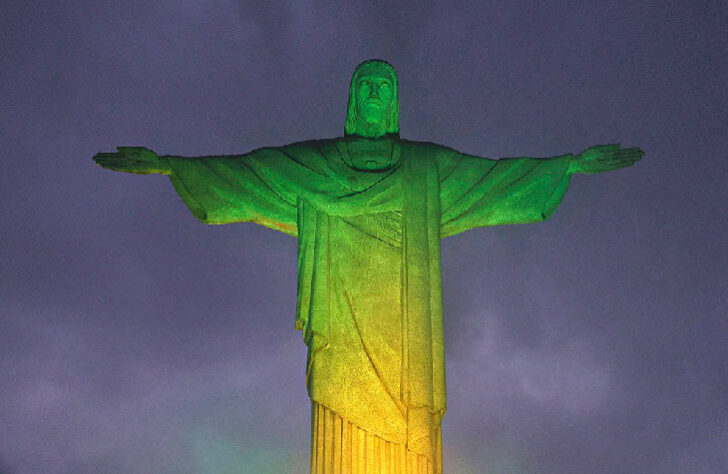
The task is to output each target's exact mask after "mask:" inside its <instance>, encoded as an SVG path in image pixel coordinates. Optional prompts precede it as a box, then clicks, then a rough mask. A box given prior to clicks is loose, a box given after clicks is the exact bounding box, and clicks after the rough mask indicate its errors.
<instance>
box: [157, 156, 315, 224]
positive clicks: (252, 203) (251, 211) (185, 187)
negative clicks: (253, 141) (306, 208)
mask: <svg viewBox="0 0 728 474" xmlns="http://www.w3.org/2000/svg"><path fill="white" fill-rule="evenodd" d="M289 151H290V150H289ZM295 152H296V150H295V149H294V154H293V155H292V154H291V153H289V152H288V151H287V150H286V149H285V147H283V148H261V149H259V150H255V151H253V152H251V153H248V154H245V155H229V156H205V157H196V158H185V157H178V156H164V157H162V158H163V159H165V160H167V161H168V162H169V165H170V168H171V169H172V173H171V174H170V179H171V181H172V184H173V185H174V187H175V189H176V190H177V192H178V193H179V195H180V197H181V198H182V200H183V201H184V203H185V204H186V205H187V207H188V208H189V210H190V211H191V212H192V214H193V215H194V216H195V217H196V218H197V219H199V220H200V221H202V222H204V223H205V224H227V223H232V222H255V223H257V224H261V225H264V226H266V227H269V228H271V229H275V230H278V231H281V232H284V233H286V234H289V235H293V236H296V235H297V232H298V229H297V223H296V216H297V196H298V194H299V186H300V185H301V183H305V182H306V180H307V179H310V177H309V175H310V174H311V173H314V174H317V173H316V171H315V170H312V169H311V168H310V167H308V166H306V163H305V162H306V159H307V157H306V156H305V155H306V153H305V150H304V152H303V155H304V156H303V157H301V156H300V155H301V154H302V153H301V149H300V147H299V148H298V149H297V153H295ZM295 155H299V156H295ZM309 155H310V154H309ZM308 158H310V156H308ZM309 161H310V160H309ZM317 175H318V174H317Z"/></svg>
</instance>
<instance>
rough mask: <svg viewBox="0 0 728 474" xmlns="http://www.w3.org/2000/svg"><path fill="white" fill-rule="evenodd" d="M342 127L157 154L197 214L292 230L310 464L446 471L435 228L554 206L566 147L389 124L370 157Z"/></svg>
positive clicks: (484, 222)
mask: <svg viewBox="0 0 728 474" xmlns="http://www.w3.org/2000/svg"><path fill="white" fill-rule="evenodd" d="M349 140H351V138H338V139H332V140H319V141H308V142H301V143H294V144H292V145H288V146H284V147H278V148H261V149H258V150H255V151H253V152H251V153H248V154H245V155H235V156H216V157H199V158H182V157H169V156H168V157H164V158H165V159H167V160H168V161H169V164H170V166H171V168H172V170H173V172H172V174H171V175H170V177H171V180H172V182H173V184H174V186H175V188H176V189H177V191H178V193H179V194H180V196H181V197H182V199H183V200H184V202H185V203H186V204H187V206H188V207H189V209H190V210H191V211H192V213H193V214H194V215H195V216H196V217H197V218H198V219H200V220H201V221H202V222H204V223H208V224H226V223H231V222H256V223H258V224H262V225H264V226H266V227H269V228H272V229H275V230H279V231H282V232H285V233H287V234H289V235H292V236H296V237H298V300H297V314H296V328H297V329H300V330H303V339H304V342H305V343H306V344H307V346H308V361H307V373H306V383H307V388H308V393H309V395H310V397H311V400H312V406H313V412H312V413H313V417H312V464H311V466H312V468H311V469H312V472H317V473H334V472H337V473H338V472H359V469H362V467H363V465H364V464H371V463H378V464H380V465H382V466H388V468H387V469H386V472H394V473H398V472H402V473H420V472H422V473H427V472H434V473H440V472H441V471H442V459H441V436H440V425H441V420H442V417H443V415H444V414H445V409H446V400H445V362H444V347H443V315H442V290H441V270H440V238H441V237H446V236H450V235H454V234H457V233H459V232H462V231H465V230H468V229H471V228H474V227H479V226H491V225H499V224H516V223H527V222H537V221H542V220H544V219H546V218H548V217H549V216H550V215H551V213H552V212H553V211H554V210H555V209H556V207H557V206H558V204H559V202H560V201H561V199H562V197H563V195H564V193H565V191H566V189H567V186H568V182H569V175H568V173H567V169H568V164H569V155H565V156H561V157H556V158H549V159H534V158H506V159H500V160H490V159H486V158H481V157H476V156H472V155H467V154H463V153H460V152H457V151H455V150H452V149H450V148H447V147H444V146H441V145H436V144H432V143H422V142H411V141H406V140H399V139H397V138H394V139H393V138H389V139H386V140H390V141H391V143H392V146H391V152H392V153H391V158H390V159H391V162H390V166H389V167H388V168H386V169H384V170H364V169H361V168H359V167H357V166H356V165H355V163H353V161H352V155H351V154H350V152H349V147H348V144H349V143H352V142H350V141H349ZM359 140H360V141H361V140H365V139H359ZM381 140H382V143H384V141H385V139H381ZM362 472H363V471H362ZM377 472H379V471H377Z"/></svg>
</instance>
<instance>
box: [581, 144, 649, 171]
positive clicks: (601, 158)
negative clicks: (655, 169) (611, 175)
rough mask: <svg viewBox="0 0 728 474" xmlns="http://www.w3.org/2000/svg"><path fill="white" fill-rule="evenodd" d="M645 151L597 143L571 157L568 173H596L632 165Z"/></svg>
mask: <svg viewBox="0 0 728 474" xmlns="http://www.w3.org/2000/svg"><path fill="white" fill-rule="evenodd" d="M644 154H645V152H644V151H642V150H641V149H639V148H621V147H620V146H619V145H618V144H617V145H599V146H593V147H591V148H587V149H586V150H584V151H583V152H582V153H581V154H579V155H576V156H574V157H572V158H571V161H570V162H569V174H574V173H580V174H596V173H604V172H605V171H612V170H616V169H619V168H624V167H626V166H632V165H633V164H635V163H636V162H637V161H639V160H640V159H642V157H643V156H644Z"/></svg>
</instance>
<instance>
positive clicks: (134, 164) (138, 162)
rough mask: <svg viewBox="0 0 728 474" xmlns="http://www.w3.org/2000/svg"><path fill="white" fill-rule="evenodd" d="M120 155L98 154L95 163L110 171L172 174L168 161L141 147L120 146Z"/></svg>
mask: <svg viewBox="0 0 728 474" xmlns="http://www.w3.org/2000/svg"><path fill="white" fill-rule="evenodd" d="M116 149H117V150H119V152H118V153H97V154H96V156H94V161H95V162H96V164H97V165H99V166H102V167H104V168H106V169H109V170H114V171H123V172H124V173H134V174H171V173H172V170H171V169H170V167H169V163H168V162H167V161H166V160H163V159H161V158H160V157H159V156H158V155H157V154H156V153H154V152H153V151H152V150H150V149H148V148H144V147H141V146H120V147H117V148H116Z"/></svg>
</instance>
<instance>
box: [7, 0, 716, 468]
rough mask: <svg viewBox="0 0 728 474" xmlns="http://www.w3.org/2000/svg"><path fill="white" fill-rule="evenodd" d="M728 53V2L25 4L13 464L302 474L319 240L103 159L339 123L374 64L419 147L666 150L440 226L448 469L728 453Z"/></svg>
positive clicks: (17, 49)
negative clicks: (528, 221) (459, 228)
mask: <svg viewBox="0 0 728 474" xmlns="http://www.w3.org/2000/svg"><path fill="white" fill-rule="evenodd" d="M342 3H345V4H346V6H345V7H344V6H341V4H342ZM390 3H392V4H394V3H396V6H394V5H390ZM727 49H728V7H727V6H726V3H725V2H724V1H699V0H693V1H660V2H635V1H621V2H609V1H588V2H586V1H575V0H572V1H563V2H555V1H542V2H532V1H495V2H477V1H453V0H450V1H447V2H445V1H442V2H415V1H412V2H384V1H371V0H370V1H362V2H340V1H316V2H305V1H290V2H286V1H265V2H263V1H238V2H235V1H231V0H221V1H214V2H213V1H210V0H200V1H171V0H157V1H152V2H150V1H148V0H138V1H132V0H114V1H110V0H95V1H91V0H65V1H63V2H51V1H46V2H39V1H32V0H27V1H23V2H5V4H4V5H3V8H2V13H0V153H2V156H3V160H2V166H1V167H0V193H1V196H0V198H1V199H2V200H1V201H0V202H2V206H0V223H1V224H0V226H2V230H1V231H0V236H1V237H2V245H0V473H2V474H41V473H49V474H87V473H88V474H112V473H113V474H127V473H128V474H197V473H200V474H232V473H266V474H267V473H270V474H280V473H294V474H304V473H307V472H308V470H307V469H308V468H307V463H308V456H309V454H308V449H309V429H310V427H309V416H310V407H309V400H308V397H307V395H306V390H305V384H304V375H305V374H304V369H305V367H304V366H305V354H306V349H305V346H304V344H303V343H302V341H301V337H300V333H298V332H296V331H295V330H294V317H295V316H294V310H295V298H296V294H295V282H296V240H295V239H294V238H292V237H289V236H286V235H284V234H281V233H277V232H274V231H272V230H269V229H266V228H263V227H259V226H256V225H254V224H232V225H227V226H205V225H203V224H201V223H199V222H198V221H197V220H196V219H194V217H193V216H192V215H191V214H190V213H189V211H187V209H186V208H185V207H184V205H183V203H182V201H181V200H180V199H179V197H178V196H177V195H176V193H175V191H174V189H173V187H172V186H171V184H170V183H169V181H168V179H167V178H165V177H162V176H135V175H126V174H121V173H112V172H109V171H107V170H103V169H101V168H99V167H97V166H95V165H94V163H93V161H92V160H91V157H92V156H93V155H94V154H95V153H97V152H99V151H113V150H114V147H116V146H119V145H131V146H134V145H140V146H141V145H143V146H147V147H149V148H151V149H153V150H155V151H157V152H158V153H160V154H176V155H184V156H195V155H211V154H230V153H243V152H246V151H249V150H251V149H254V148H258V147H261V146H269V145H283V144H286V143H290V142H294V141H299V140H303V139H310V138H329V137H334V136H339V135H341V134H342V133H343V124H344V116H345V107H346V99H347V88H348V82H349V78H350V75H351V72H352V71H353V69H354V67H355V66H356V65H357V64H358V63H359V62H360V61H362V60H364V59H368V58H371V57H380V58H384V59H386V60H388V61H390V62H391V63H392V64H393V65H394V66H395V67H396V68H397V70H398V72H399V79H400V107H401V114H400V115H401V136H402V137H403V138H408V139H414V140H428V141H433V142H437V143H442V144H444V145H448V146H450V147H453V148H456V149H458V150H460V151H463V152H467V153H471V154H476V155H480V156H487V157H492V158H498V157H506V156H532V157H548V156H554V155H559V154H563V153H578V152H580V151H582V150H583V149H584V148H587V147H589V146H592V145H597V144H605V143H621V144H623V145H624V146H639V147H641V148H643V149H644V150H645V151H646V156H645V158H644V160H642V162H640V163H638V164H637V165H636V166H634V167H632V168H627V169H623V170H619V171H616V172H613V173H610V174H605V175H596V176H576V177H574V179H573V180H572V182H571V186H570V189H569V191H568V193H567V194H566V197H565V199H564V201H563V203H562V205H561V206H560V208H559V209H558V210H557V211H556V213H555V214H554V216H553V217H552V218H551V219H550V220H549V221H547V222H545V223H540V224H532V225H521V226H502V227H494V228H482V229H475V230H471V231H468V232H466V233H464V234H461V235H458V236H455V237H450V238H447V239H445V240H444V241H443V252H442V255H443V286H444V305H445V326H446V327H445V330H446V336H445V338H446V341H445V343H446V358H447V385H448V407H449V410H448V414H447V416H446V417H445V419H444V424H443V438H444V467H445V472H446V473H448V474H483V473H488V474H490V473H494V474H522V473H528V474H584V473H590V474H615V473H630V474H631V473H639V474H642V473H645V474H651V473H655V474H678V473H680V474H682V473H690V474H716V473H723V472H728V344H726V341H728V321H727V318H728V298H727V297H726V294H728V276H727V273H728V271H727V270H726V268H727V266H728V246H727V245H726V242H725V240H726V235H728V222H727V219H726V210H725V206H726V202H728V186H726V182H728V164H727V161H726V160H728V156H727V155H728V153H727V151H726V150H728V133H727V132H726V128H727V125H728V100H727V99H728V88H726V85H725V84H726V82H727V81H726V80H727V79H728V59H727V58H728V56H726V50H727Z"/></svg>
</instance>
